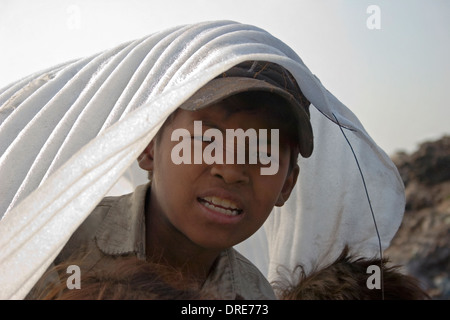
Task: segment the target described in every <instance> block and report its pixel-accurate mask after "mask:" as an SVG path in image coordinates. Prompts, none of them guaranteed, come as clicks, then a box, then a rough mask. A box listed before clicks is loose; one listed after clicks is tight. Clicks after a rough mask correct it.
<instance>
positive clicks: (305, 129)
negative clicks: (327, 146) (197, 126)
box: [180, 61, 314, 158]
mask: <svg viewBox="0 0 450 320" xmlns="http://www.w3.org/2000/svg"><path fill="white" fill-rule="evenodd" d="M248 91H266V92H270V93H273V94H277V95H279V96H280V97H282V98H283V99H284V100H285V101H286V102H287V105H288V106H289V108H290V111H291V113H292V116H293V117H294V118H295V119H296V122H297V128H296V134H297V139H298V143H299V151H300V154H301V155H302V157H304V158H308V157H309V156H311V154H312V151H313V145H314V143H313V131H312V126H311V122H310V114H309V104H310V103H309V101H308V100H307V99H306V98H305V97H304V96H303V94H302V93H301V91H300V89H299V87H298V85H297V84H296V82H295V80H294V79H293V77H292V76H291V75H290V74H289V73H288V72H287V71H286V70H285V69H284V68H283V67H281V66H279V65H276V64H273V63H266V62H251V61H248V62H244V63H242V64H239V65H237V66H235V67H233V68H231V69H230V70H228V71H227V72H224V73H223V74H221V75H219V76H218V77H216V78H214V79H213V80H211V81H210V82H208V83H207V84H206V85H205V86H203V87H202V88H200V89H199V90H197V91H196V92H195V93H194V94H193V95H192V96H191V97H190V98H189V99H188V100H187V101H186V102H184V103H183V104H182V105H181V106H180V108H181V109H184V110H199V109H202V108H206V107H208V106H211V105H213V104H215V103H218V102H220V101H222V100H224V99H226V98H228V97H230V96H233V95H235V94H238V93H242V92H248Z"/></svg>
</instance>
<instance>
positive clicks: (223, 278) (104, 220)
mask: <svg viewBox="0 0 450 320" xmlns="http://www.w3.org/2000/svg"><path fill="white" fill-rule="evenodd" d="M148 188H149V184H146V185H141V186H138V187H137V188H136V190H135V191H134V192H133V193H130V194H127V195H123V196H118V197H105V198H104V199H103V200H102V201H101V202H100V203H99V204H98V205H97V207H96V208H95V209H94V210H93V212H92V213H91V214H90V215H89V217H88V218H87V219H86V220H85V221H84V222H83V224H82V225H81V226H80V227H79V228H78V229H77V230H76V231H75V233H74V234H73V235H72V237H71V238H70V240H69V241H68V243H67V244H66V246H65V247H64V248H63V250H62V251H61V253H60V254H59V255H58V257H57V258H56V259H55V264H58V263H60V262H62V261H65V260H66V259H68V258H69V257H71V256H73V254H74V253H75V252H77V251H80V250H81V248H83V249H82V250H87V251H88V252H89V263H91V265H95V264H98V262H99V261H100V260H102V258H103V257H105V256H118V255H126V254H135V255H136V256H137V258H139V259H145V258H146V253H145V197H146V193H147V190H148ZM202 291H205V292H209V293H211V292H213V293H214V295H216V296H217V297H219V298H220V299H230V300H232V299H233V300H234V299H236V298H237V297H242V298H244V299H246V300H260V299H276V297H275V294H274V292H273V289H272V287H271V286H270V284H269V282H268V281H267V280H266V278H265V277H264V276H263V275H262V273H261V272H260V271H259V270H258V268H257V267H256V266H255V265H253V264H252V263H251V262H250V261H249V260H247V259H246V258H245V257H243V256H242V255H241V254H240V253H239V252H237V251H236V250H234V249H233V248H230V249H226V250H224V251H222V252H221V254H220V255H219V257H218V259H217V261H216V262H215V265H214V268H213V269H212V270H211V272H210V274H209V275H208V277H207V279H206V281H205V283H204V285H203V287H202Z"/></svg>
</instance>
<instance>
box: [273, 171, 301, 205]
mask: <svg viewBox="0 0 450 320" xmlns="http://www.w3.org/2000/svg"><path fill="white" fill-rule="evenodd" d="M299 173H300V167H299V166H298V164H295V166H294V167H293V168H292V170H291V172H290V173H289V175H288V176H287V178H286V180H285V181H284V185H283V188H282V189H281V192H280V195H279V196H278V199H277V202H276V203H275V206H277V207H282V206H283V205H284V203H285V202H286V201H287V200H288V199H289V196H290V195H291V192H292V190H293V189H294V187H295V184H296V183H297V178H298V175H299Z"/></svg>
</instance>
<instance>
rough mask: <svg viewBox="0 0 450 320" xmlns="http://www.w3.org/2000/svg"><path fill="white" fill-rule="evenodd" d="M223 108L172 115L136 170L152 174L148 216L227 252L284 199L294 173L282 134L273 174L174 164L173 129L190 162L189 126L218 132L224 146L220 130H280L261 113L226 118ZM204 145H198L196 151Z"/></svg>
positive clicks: (255, 168)
mask: <svg viewBox="0 0 450 320" xmlns="http://www.w3.org/2000/svg"><path fill="white" fill-rule="evenodd" d="M226 108H227V106H226V105H224V103H223V102H220V103H217V104H215V105H213V106H210V107H207V108H204V109H201V110H198V111H186V110H181V109H180V110H178V111H177V113H176V114H175V115H174V117H173V118H172V119H171V120H170V121H169V122H167V123H166V124H165V125H164V126H163V129H161V130H162V132H160V136H159V137H158V138H155V139H153V141H152V142H151V143H150V144H149V146H148V147H147V148H146V150H145V151H144V152H143V154H142V155H141V157H140V159H141V160H142V159H144V160H142V161H140V166H141V168H143V169H145V170H151V171H152V173H153V175H152V187H151V193H152V195H151V203H150V206H151V207H150V214H151V215H153V214H157V215H160V217H163V219H160V221H161V220H162V221H165V222H166V223H167V224H168V225H169V226H170V228H172V227H174V228H175V229H173V230H176V231H177V232H181V233H182V234H183V235H184V236H185V237H187V238H188V239H189V240H190V241H192V242H193V243H195V244H196V245H198V246H201V247H203V248H208V249H220V250H222V249H225V248H229V247H232V246H234V245H236V244H238V243H240V242H242V241H243V240H245V239H247V238H248V237H250V236H251V235H252V234H254V233H255V232H256V231H257V230H258V229H259V228H260V227H261V226H262V224H263V223H264V222H265V220H266V219H267V217H268V216H269V214H270V212H271V210H272V209H273V207H274V206H282V205H283V204H284V202H285V201H286V200H287V198H288V197H289V195H290V192H291V191H292V188H293V187H294V185H295V182H296V180H297V176H298V173H299V168H298V166H297V165H296V164H295V166H294V168H293V169H292V170H289V159H290V150H289V147H288V144H287V143H286V142H284V141H283V136H282V134H281V135H280V145H279V152H278V153H279V157H278V158H279V159H278V161H279V163H278V165H279V166H278V171H277V172H276V173H275V174H273V175H261V171H260V169H261V167H262V166H264V165H262V164H260V163H259V162H258V163H257V164H249V163H248V158H247V160H246V162H245V164H236V161H235V163H234V164H227V163H226V161H224V163H223V164H217V163H213V164H206V163H205V161H202V162H201V164H193V162H194V161H192V162H191V163H192V164H185V163H181V164H178V165H177V164H175V163H174V162H173V161H172V156H173V155H172V150H173V149H174V147H175V146H176V145H179V144H180V142H179V140H178V139H177V140H176V141H172V139H171V136H172V133H173V132H174V130H176V129H186V130H188V131H189V133H190V136H192V137H193V138H192V140H191V141H192V143H191V145H192V149H191V150H192V158H194V139H195V138H194V121H202V130H203V132H205V131H206V130H208V129H211V128H217V129H219V130H223V133H224V134H223V136H224V145H225V136H226V135H225V130H226V129H237V128H241V129H243V130H244V131H246V130H247V129H251V128H252V129H255V130H256V132H258V129H268V132H270V129H281V128H280V124H277V123H276V122H275V121H274V120H273V117H271V116H270V111H269V110H264V108H263V109H262V110H258V112H257V114H255V113H251V112H249V111H237V112H234V113H227V112H226V110H227V109H226ZM280 132H282V130H280ZM268 136H269V137H270V134H268ZM208 144H209V143H208V142H201V145H202V149H205V148H206V146H207V145H208ZM235 147H236V145H235ZM267 148H268V150H271V149H270V146H268V147H267ZM202 160H203V158H202ZM265 166H267V164H266V165H265Z"/></svg>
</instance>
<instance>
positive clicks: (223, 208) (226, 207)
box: [202, 197, 241, 216]
mask: <svg viewBox="0 0 450 320" xmlns="http://www.w3.org/2000/svg"><path fill="white" fill-rule="evenodd" d="M202 200H203V201H202V202H203V204H204V206H205V207H207V208H209V209H211V210H214V211H217V212H220V213H223V214H225V215H229V216H236V215H238V214H239V213H240V211H241V210H240V209H239V208H238V207H237V205H236V204H235V203H233V202H232V201H229V200H226V199H221V198H218V197H205V198H203V199H202Z"/></svg>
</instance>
